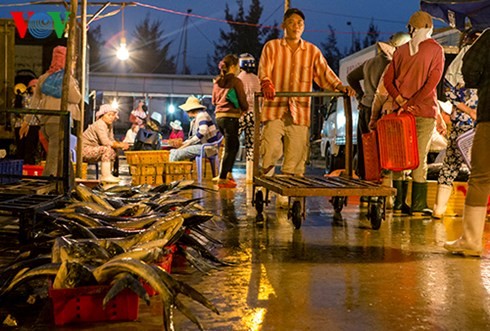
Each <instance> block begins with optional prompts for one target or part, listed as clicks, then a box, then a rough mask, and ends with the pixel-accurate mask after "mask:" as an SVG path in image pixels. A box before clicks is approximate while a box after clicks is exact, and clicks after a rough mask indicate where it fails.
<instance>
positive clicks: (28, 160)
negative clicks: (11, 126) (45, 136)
mask: <svg viewBox="0 0 490 331" xmlns="http://www.w3.org/2000/svg"><path fill="white" fill-rule="evenodd" d="M39 128H40V127H39V126H36V125H31V126H29V131H28V132H27V135H26V136H25V137H24V138H22V139H20V137H19V130H20V128H15V140H16V141H17V152H16V154H15V157H16V158H18V159H21V160H24V164H36V156H37V155H38V144H39Z"/></svg>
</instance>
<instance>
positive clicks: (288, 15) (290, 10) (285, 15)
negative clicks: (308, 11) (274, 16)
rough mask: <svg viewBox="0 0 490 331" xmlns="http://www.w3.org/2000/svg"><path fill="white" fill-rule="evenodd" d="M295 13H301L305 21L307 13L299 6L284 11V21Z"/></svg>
mask: <svg viewBox="0 0 490 331" xmlns="http://www.w3.org/2000/svg"><path fill="white" fill-rule="evenodd" d="M293 14H296V15H299V16H300V17H301V18H302V19H303V21H304V20H305V14H303V12H302V11H301V10H299V9H298V8H289V9H288V10H286V12H285V13H284V18H283V22H284V21H285V20H287V19H288V18H290V17H291V16H292V15H293Z"/></svg>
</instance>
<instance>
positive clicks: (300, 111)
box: [259, 8, 355, 176]
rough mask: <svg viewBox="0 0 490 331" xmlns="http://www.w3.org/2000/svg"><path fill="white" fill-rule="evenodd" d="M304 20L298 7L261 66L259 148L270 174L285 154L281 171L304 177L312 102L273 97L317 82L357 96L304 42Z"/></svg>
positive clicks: (266, 50) (286, 18) (267, 48)
mask: <svg viewBox="0 0 490 331" xmlns="http://www.w3.org/2000/svg"><path fill="white" fill-rule="evenodd" d="M304 21H305V16H304V14H303V12H301V11H300V10H299V9H296V8H290V9H288V10H287V11H286V12H285V13H284V19H283V22H282V28H283V29H284V38H282V39H275V40H271V41H269V42H267V43H266V44H265V46H264V49H263V51H262V55H261V57H260V62H259V79H260V82H261V87H262V92H263V93H264V98H265V100H264V103H263V105H262V113H261V121H262V122H263V123H264V129H263V132H262V143H261V151H260V152H261V156H262V169H263V172H264V173H265V174H268V175H272V174H273V173H274V172H273V169H274V165H275V164H276V162H277V161H278V160H279V159H280V158H281V156H282V155H283V154H284V161H283V165H282V172H283V173H284V174H290V175H299V176H301V175H303V174H304V172H305V162H306V158H307V152H308V129H309V126H310V104H311V98H310V97H277V98H276V97H275V93H276V91H280V92H311V91H312V87H313V81H314V82H315V83H317V84H318V85H319V86H320V87H321V88H323V89H326V90H331V91H340V92H343V93H347V94H348V95H350V96H354V95H355V92H354V90H353V89H352V88H351V87H349V86H344V85H342V82H341V81H340V79H339V78H338V77H337V75H336V74H335V73H334V72H333V70H332V69H330V67H329V66H328V64H327V61H326V60H325V57H324V56H323V54H322V52H321V51H320V50H319V49H318V47H316V46H315V45H313V44H311V43H309V42H307V41H305V40H303V39H301V36H302V34H303V31H304Z"/></svg>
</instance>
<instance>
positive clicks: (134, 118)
mask: <svg viewBox="0 0 490 331" xmlns="http://www.w3.org/2000/svg"><path fill="white" fill-rule="evenodd" d="M147 111H148V107H147V106H146V105H145V103H144V102H143V101H142V100H140V101H139V102H138V106H137V107H136V109H133V110H132V111H131V114H129V122H130V123H131V124H136V125H139V127H140V128H143V127H144V126H145V122H146V120H147V117H148V113H147Z"/></svg>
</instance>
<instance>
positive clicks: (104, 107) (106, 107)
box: [95, 104, 119, 119]
mask: <svg viewBox="0 0 490 331" xmlns="http://www.w3.org/2000/svg"><path fill="white" fill-rule="evenodd" d="M110 112H115V113H116V118H119V116H117V113H118V110H117V109H115V108H112V106H111V105H110V104H105V105H101V106H100V107H99V110H98V111H97V113H95V118H97V119H98V118H100V117H101V116H104V115H105V114H107V113H110Z"/></svg>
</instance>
